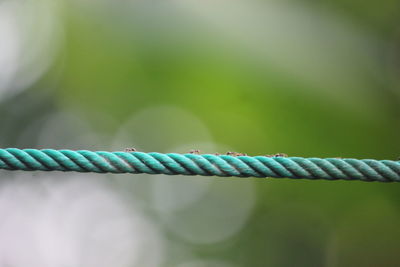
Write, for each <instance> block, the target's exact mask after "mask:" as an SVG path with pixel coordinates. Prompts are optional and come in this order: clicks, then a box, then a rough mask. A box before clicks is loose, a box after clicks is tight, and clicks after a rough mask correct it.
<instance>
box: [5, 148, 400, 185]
mask: <svg viewBox="0 0 400 267" xmlns="http://www.w3.org/2000/svg"><path fill="white" fill-rule="evenodd" d="M0 169H5V170H23V171H36V170H39V171H64V172H68V171H74V172H96V173H148V174H167V175H202V176H222V177H227V176H236V177H273V178H294V179H325V180H338V179H341V180H362V181H379V182H399V181H400V161H392V160H372V159H364V160H359V159H339V158H326V159H322V158H301V157H266V156H255V157H250V156H231V155H212V154H202V155H196V154H176V153H169V154H162V153H156V152H152V153H143V152H106V151H88V150H78V151H73V150H55V149H42V150H38V149H18V148H6V149H0Z"/></svg>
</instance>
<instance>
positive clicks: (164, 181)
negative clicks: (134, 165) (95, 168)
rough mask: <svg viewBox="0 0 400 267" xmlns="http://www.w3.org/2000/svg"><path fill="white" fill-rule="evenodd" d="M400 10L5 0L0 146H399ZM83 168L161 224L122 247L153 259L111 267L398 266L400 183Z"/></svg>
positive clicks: (343, 1)
mask: <svg viewBox="0 0 400 267" xmlns="http://www.w3.org/2000/svg"><path fill="white" fill-rule="evenodd" d="M399 11H400V2H399V1H394V0H383V1H363V2H360V1H355V0H335V1H306V0H302V1H292V0H287V1H274V0H263V1H260V0H258V1H255V0H251V1H242V0H240V1H239V0H235V1H228V0H219V1H209V0H201V1H200V0H188V1H183V0H173V1H159V0H154V1H145V0H129V1H110V0H100V1H91V0H85V1H76V0H73V1H47V0H40V1H32V0H24V1H12V0H5V1H1V2H0V101H1V102H0V114H1V116H0V122H1V128H0V131H1V134H0V144H1V146H2V147H19V148H26V147H32V148H69V149H93V150H123V149H125V148H127V147H135V148H136V149H138V150H140V151H146V152H150V151H158V152H178V153H186V152H188V151H189V150H191V149H200V150H201V151H202V152H204V153H214V152H219V153H225V152H226V151H228V150H230V151H238V152H244V153H247V154H249V155H264V154H273V153H280V152H282V153H286V154H288V155H290V156H304V157H355V158H375V159H397V158H398V156H399V155H400V152H399V151H400V149H399V148H400V139H399V138H398V133H399V130H400V123H399V122H400V108H399V103H400V90H399V85H400V79H399V68H400V53H399V51H400V49H399V43H400V31H399V30H400V28H399V21H398V14H399ZM0 175H1V176H2V177H4V180H7V178H8V177H16V178H15V179H18V176H19V175H21V174H20V173H12V174H10V173H8V172H5V171H3V172H1V173H0ZM71 176H73V177H72V178H71V179H75V180H76V181H78V182H79V181H80V180H85V179H86V176H82V175H81V176H79V177H78V176H77V177H74V175H73V174H71ZM88 176H90V180H91V181H92V182H94V183H97V182H98V181H97V180H101V183H102V184H104V186H105V188H107V189H106V190H109V191H110V192H112V194H114V195H115V196H116V197H117V198H121V199H123V201H125V202H124V203H127V206H128V211H127V212H128V213H129V212H133V210H139V211H140V214H141V215H140V216H142V217H143V218H146V220H147V222H148V224H151V225H152V227H153V228H154V229H156V230H154V233H153V234H154V235H156V236H157V239H156V240H158V241H157V242H156V243H157V245H151V246H150V247H149V249H147V250H144V251H142V250H140V249H136V250H135V249H132V250H129V252H125V253H122V254H121V255H120V256H118V257H117V258H119V259H121V258H123V257H126V254H127V253H128V254H129V253H136V254H138V255H139V254H140V257H144V258H146V259H147V260H148V259H152V260H150V261H147V260H146V261H143V262H140V261H134V260H126V261H120V262H118V260H117V261H114V262H113V264H112V265H109V266H180V267H197V266H227V267H229V266H328V267H333V266H399V265H400V259H399V257H398V240H399V239H400V231H399V229H398V227H397V223H398V221H400V197H399V192H400V185H398V184H379V183H365V182H346V181H335V182H328V181H301V180H299V181H295V180H286V179H267V180H266V179H237V178H236V179H234V178H202V177H183V176H181V177H167V176H149V175H136V176H133V175H107V176H105V175H104V176H101V175H88ZM40 177H41V174H40V173H37V174H35V177H34V178H29V179H41V178H40ZM51 177H53V178H54V179H57V180H58V179H69V178H67V176H65V175H63V174H58V173H52V174H51ZM63 177H64V178H63ZM88 179H89V178H88ZM8 180H12V179H8ZM60 186H61V187H62V185H60ZM83 192H85V191H83ZM107 192H108V191H107ZM110 194H111V193H110ZM67 195H68V194H67ZM0 196H1V194H0ZM72 200H73V196H71V199H69V198H68V197H66V198H65V199H64V200H63V201H72ZM49 201H50V200H49ZM0 202H1V200H0ZM15 209H18V207H15ZM77 216H78V215H77ZM29 218H30V217H29V216H28V220H29ZM77 218H78V221H79V218H80V217H79V216H78V217H77ZM31 219H32V220H34V219H33V218H31ZM117 228H118V227H116V228H115V227H114V228H113V227H110V228H109V230H108V231H110V232H113V231H117V230H116V229H117ZM0 229H1V225H0ZM16 234H18V233H17V232H16ZM133 238H135V237H133ZM145 239H146V238H145ZM55 240H57V239H55ZM82 242H83V243H84V241H81V242H79V240H78V241H77V244H80V245H82ZM52 244H53V245H54V244H55V245H54V246H55V247H56V248H57V244H58V241H54V243H52ZM0 245H1V244H0ZM139 247H140V246H139ZM156 248H157V249H156ZM17 249H18V246H17ZM60 249H62V247H61V248H60ZM112 249H113V248H112V247H111V248H110V250H112ZM153 249H154V250H153ZM156 250H157V251H156ZM22 251H23V249H22V248H21V253H23V252H22ZM106 251H107V250H106ZM85 253H86V250H85V248H84V247H83V248H82V255H85ZM110 253H111V252H110ZM2 254H3V257H5V256H4V255H6V254H7V253H5V252H4V251H3V252H2V250H1V246H0V255H2ZM105 254H107V252H106V253H105ZM42 257H43V258H44V259H46V257H47V256H46V255H42ZM93 257H99V258H100V259H101V258H102V257H107V256H106V255H96V256H93ZM78 258H79V257H78ZM128 258H129V257H128ZM0 259H1V256H0ZM60 262H63V261H62V260H60ZM144 262H145V263H144ZM77 263H79V264H81V261H80V260H79V259H77ZM86 263H87V262H86ZM42 264H43V262H42ZM13 266H14V265H13ZM15 266H19V265H15ZM31 266H33V265H31ZM42 266H47V265H45V264H44V265H42ZM49 266H50V265H49ZM53 266H66V265H62V264H60V265H57V264H55V265H53ZM71 266H81V265H71ZM82 266H83V265H82ZM85 266H91V265H90V264H86V265H85Z"/></svg>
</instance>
